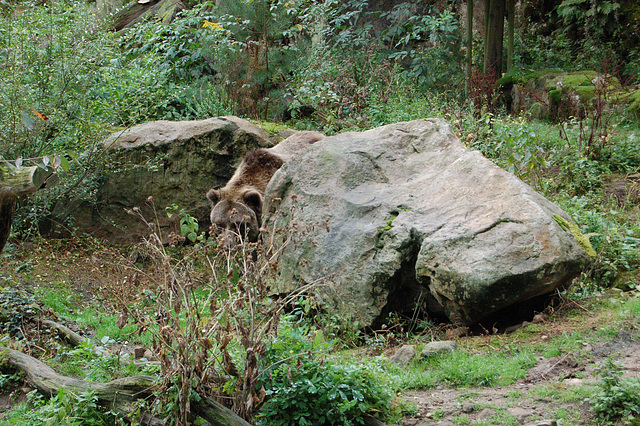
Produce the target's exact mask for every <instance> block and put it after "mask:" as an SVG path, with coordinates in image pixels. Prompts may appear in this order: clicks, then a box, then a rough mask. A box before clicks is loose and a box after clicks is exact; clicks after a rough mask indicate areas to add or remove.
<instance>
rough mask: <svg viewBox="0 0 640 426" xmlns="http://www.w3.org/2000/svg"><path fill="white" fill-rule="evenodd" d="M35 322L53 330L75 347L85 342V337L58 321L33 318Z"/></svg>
mask: <svg viewBox="0 0 640 426" xmlns="http://www.w3.org/2000/svg"><path fill="white" fill-rule="evenodd" d="M34 320H35V322H37V323H39V324H41V325H43V326H45V327H48V328H50V329H52V330H55V331H56V332H57V333H58V334H59V335H60V336H61V337H62V338H63V339H64V340H66V341H67V342H68V343H69V344H70V345H71V346H73V347H76V346H79V345H81V344H83V343H86V341H87V339H85V338H84V337H82V336H81V335H79V334H78V333H76V332H75V331H73V330H71V329H70V328H69V327H67V326H65V325H62V324H60V323H58V322H55V321H51V320H48V319H44V318H34Z"/></svg>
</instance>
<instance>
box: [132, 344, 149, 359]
mask: <svg viewBox="0 0 640 426" xmlns="http://www.w3.org/2000/svg"><path fill="white" fill-rule="evenodd" d="M145 351H146V349H145V348H143V347H142V346H136V347H135V348H133V359H140V358H144V353H145Z"/></svg>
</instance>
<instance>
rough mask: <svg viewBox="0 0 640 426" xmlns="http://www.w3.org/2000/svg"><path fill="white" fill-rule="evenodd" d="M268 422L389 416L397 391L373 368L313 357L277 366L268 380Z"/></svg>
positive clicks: (349, 421) (264, 414) (264, 413)
mask: <svg viewBox="0 0 640 426" xmlns="http://www.w3.org/2000/svg"><path fill="white" fill-rule="evenodd" d="M265 388H266V397H267V399H266V402H265V404H264V406H263V408H262V410H261V413H260V415H259V418H260V424H264V425H291V426H293V425H301V426H302V425H318V426H323V425H353V424H363V423H364V420H365V418H366V417H367V416H381V415H385V414H387V413H388V412H389V410H390V404H391V399H392V394H391V392H390V391H389V390H387V389H385V388H384V386H383V385H382V383H380V381H379V379H378V378H376V377H375V376H374V375H373V374H372V372H371V371H370V369H369V368H367V367H365V366H358V365H350V364H347V365H339V364H337V363H333V362H331V361H330V360H329V361H326V362H323V361H319V360H317V359H314V358H313V357H300V358H298V362H297V363H295V364H283V365H281V366H279V367H277V368H275V369H274V370H273V371H272V372H271V374H270V376H269V381H268V382H267V383H266V384H265Z"/></svg>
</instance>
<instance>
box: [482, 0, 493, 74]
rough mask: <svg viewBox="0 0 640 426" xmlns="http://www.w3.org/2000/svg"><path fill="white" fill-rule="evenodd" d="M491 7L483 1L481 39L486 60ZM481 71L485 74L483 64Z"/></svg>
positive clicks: (485, 0)
mask: <svg viewBox="0 0 640 426" xmlns="http://www.w3.org/2000/svg"><path fill="white" fill-rule="evenodd" d="M490 7H491V0H484V37H483V39H484V40H483V41H484V46H483V47H484V52H483V53H484V54H483V57H484V58H486V57H487V52H488V44H487V37H488V35H489V8H490ZM482 71H483V72H487V70H486V68H485V62H483V63H482Z"/></svg>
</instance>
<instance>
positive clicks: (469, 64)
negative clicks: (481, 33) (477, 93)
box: [467, 0, 473, 95]
mask: <svg viewBox="0 0 640 426" xmlns="http://www.w3.org/2000/svg"><path fill="white" fill-rule="evenodd" d="M472 49H473V0H467V95H468V94H469V87H468V86H469V81H471V67H472V66H473V63H472V59H473V55H472V53H473V52H472Z"/></svg>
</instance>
